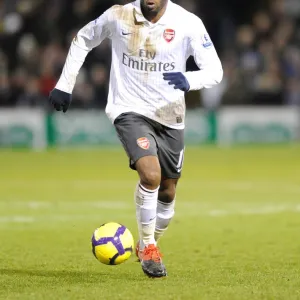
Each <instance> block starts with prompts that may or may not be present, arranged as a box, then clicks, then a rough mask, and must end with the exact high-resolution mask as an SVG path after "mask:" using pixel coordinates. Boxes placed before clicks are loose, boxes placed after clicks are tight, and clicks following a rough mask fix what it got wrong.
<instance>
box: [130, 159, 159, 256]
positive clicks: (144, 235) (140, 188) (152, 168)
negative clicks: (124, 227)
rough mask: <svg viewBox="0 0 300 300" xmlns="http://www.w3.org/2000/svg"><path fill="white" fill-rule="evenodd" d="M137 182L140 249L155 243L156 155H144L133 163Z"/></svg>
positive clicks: (157, 187) (157, 180) (157, 183)
mask: <svg viewBox="0 0 300 300" xmlns="http://www.w3.org/2000/svg"><path fill="white" fill-rule="evenodd" d="M135 168H136V170H137V172H138V174H139V179H140V180H139V183H138V184H137V187H136V191H135V203H136V217H137V223H138V229H139V235H140V249H141V250H142V249H144V247H145V246H147V245H150V244H156V243H155V239H154V231H155V222H156V209H157V198H158V190H159V185H160V181H161V169H160V165H159V161H158V158H157V157H156V156H144V157H142V158H140V159H139V160H138V161H137V162H136V163H135Z"/></svg>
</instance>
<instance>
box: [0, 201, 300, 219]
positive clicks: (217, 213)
mask: <svg viewBox="0 0 300 300" xmlns="http://www.w3.org/2000/svg"><path fill="white" fill-rule="evenodd" d="M177 211H178V215H179V216H189V215H190V216H197V215H198V216H209V217H226V216H236V215H272V214H280V213H284V212H292V213H300V204H296V205H293V206H292V205H289V206H284V205H278V206H260V207H252V208H246V207H245V208H237V209H234V208H232V209H231V210H228V209H211V210H206V211H201V210H200V209H199V211H197V210H190V209H189V210H185V209H182V208H179V209H178V210H177ZM102 213H103V212H99V214H93V215H91V214H88V213H87V214H84V215H82V214H81V215H76V214H75V215H57V214H56V215H46V216H39V217H34V216H0V223H40V222H51V221H52V222H71V221H76V220H77V221H79V220H86V219H89V220H91V219H92V220H98V219H101V217H102V216H101V214H102ZM114 216H115V218H118V217H120V218H122V219H124V218H126V219H129V218H130V219H131V218H134V214H133V215H131V214H129V213H126V214H124V213H123V211H120V210H116V212H115V213H114Z"/></svg>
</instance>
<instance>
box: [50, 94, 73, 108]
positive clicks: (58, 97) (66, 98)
mask: <svg viewBox="0 0 300 300" xmlns="http://www.w3.org/2000/svg"><path fill="white" fill-rule="evenodd" d="M49 101H50V103H51V104H52V105H53V106H54V108H55V109H56V110H57V111H63V112H64V113H65V112H66V111H67V110H68V108H69V106H70V104H71V101H72V95H71V94H69V93H66V92H63V91H60V90H58V89H54V90H53V91H52V92H51V93H50V95H49Z"/></svg>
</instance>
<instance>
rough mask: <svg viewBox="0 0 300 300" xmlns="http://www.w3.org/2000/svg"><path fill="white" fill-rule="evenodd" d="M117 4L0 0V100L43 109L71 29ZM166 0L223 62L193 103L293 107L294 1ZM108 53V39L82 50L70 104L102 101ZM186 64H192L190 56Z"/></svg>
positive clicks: (299, 92)
mask: <svg viewBox="0 0 300 300" xmlns="http://www.w3.org/2000/svg"><path fill="white" fill-rule="evenodd" d="M124 2H125V1H122V0H120V1H113V0H0V106H31V107H32V106H37V107H45V108H47V107H48V101H47V98H48V95H49V92H50V91H51V90H52V88H53V87H54V85H55V83H56V81H57V79H58V78H59V76H60V73H61V70H62V67H63V65H64V62H65V58H66V55H67V53H68V48H69V46H70V43H71V41H72V39H73V37H74V36H75V35H76V33H77V31H78V30H79V29H80V28H81V27H83V26H84V25H85V24H86V23H88V22H89V21H91V20H93V19H95V18H96V17H98V16H99V15H100V14H101V13H102V12H104V11H105V10H106V9H108V8H109V7H110V6H112V5H113V4H124ZM127 2H130V1H127ZM173 2H176V3H178V4H180V5H181V6H183V7H184V8H186V9H188V10H189V11H191V12H194V13H195V14H197V15H198V16H199V17H201V18H202V20H203V21H204V23H205V25H206V27H207V29H208V31H209V33H210V35H211V37H212V39H213V41H214V44H215V46H216V48H217V51H218V53H219V55H220V58H221V60H222V63H223V68H224V79H223V81H222V83H221V84H220V85H218V86H216V87H215V88H213V89H207V90H202V91H201V92H200V93H197V94H196V95H197V96H196V103H197V105H202V106H204V107H207V108H217V107H219V106H220V105H251V104H255V105H299V106H300V1H299V0H256V1H255V0H251V1H238V0H197V1H196V0H178V1H173ZM110 57H111V55H110V42H109V41H105V42H103V43H102V44H101V45H100V46H99V47H97V48H96V49H94V50H93V51H92V52H91V53H90V54H89V56H88V58H87V60H86V63H85V64H84V66H83V68H82V70H81V72H80V74H79V76H78V79H77V84H76V87H75V90H74V92H73V104H72V107H73V108H74V107H75V108H104V107H105V105H106V98H107V93H108V81H109V69H110ZM187 68H188V70H196V69H197V67H196V66H195V64H194V62H193V60H192V59H190V60H189V61H188V64H187ZM194 98H195V94H194ZM191 103H192V102H191ZM194 103H195V101H194ZM187 106H188V107H189V101H187Z"/></svg>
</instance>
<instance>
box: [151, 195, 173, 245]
mask: <svg viewBox="0 0 300 300" xmlns="http://www.w3.org/2000/svg"><path fill="white" fill-rule="evenodd" d="M174 208H175V199H174V200H173V201H172V202H171V203H163V202H161V201H157V213H156V224H155V234H154V238H155V241H156V242H157V241H158V240H159V239H160V238H161V237H162V236H163V235H164V233H165V232H166V230H167V229H168V226H169V223H170V222H171V220H172V218H173V216H174V214H175V210H174Z"/></svg>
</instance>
